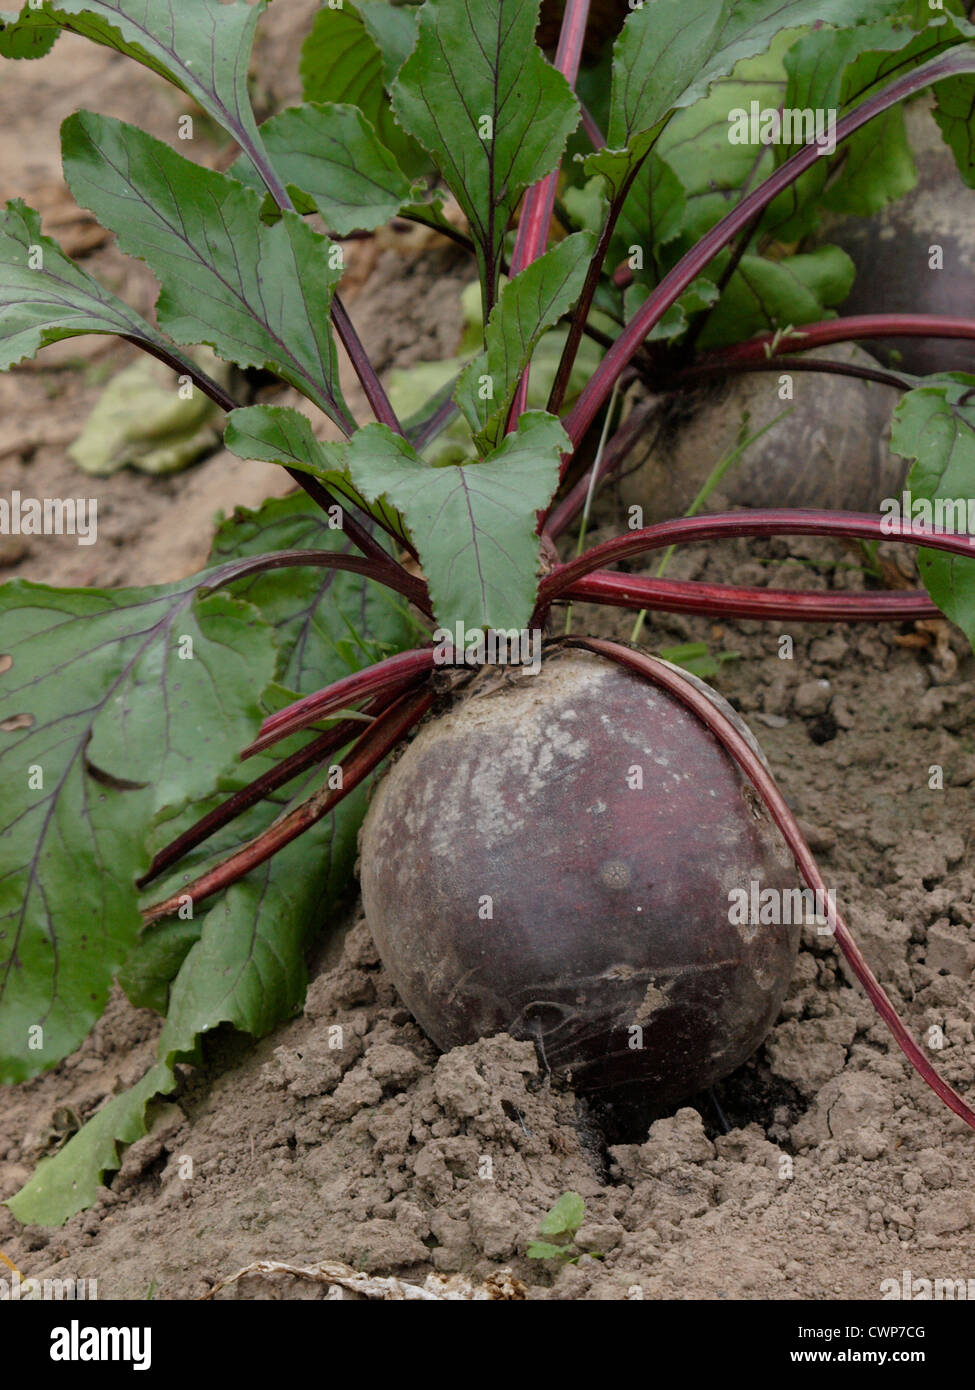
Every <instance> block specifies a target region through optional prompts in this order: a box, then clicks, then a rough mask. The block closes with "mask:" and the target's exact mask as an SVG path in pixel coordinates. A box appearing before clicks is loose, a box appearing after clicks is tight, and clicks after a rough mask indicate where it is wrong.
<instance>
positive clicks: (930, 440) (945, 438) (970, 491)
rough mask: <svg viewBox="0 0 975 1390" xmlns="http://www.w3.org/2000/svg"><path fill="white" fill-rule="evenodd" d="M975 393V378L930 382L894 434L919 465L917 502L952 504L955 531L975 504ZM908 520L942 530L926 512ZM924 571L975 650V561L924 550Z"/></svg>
mask: <svg viewBox="0 0 975 1390" xmlns="http://www.w3.org/2000/svg"><path fill="white" fill-rule="evenodd" d="M973 391H975V377H970V376H965V375H963V374H962V373H960V372H959V373H952V374H950V375H949V376H948V377H947V378H942V379H940V380H939V379H937V378H928V383H927V384H926V385H924V386H921V387H919V388H918V389H917V390H914V391H909V392H908V393H907V395H906V396H904V397H903V399H902V400H901V401H900V403H899V404H898V406H897V408H896V410H895V411H894V416H893V423H892V428H891V448H892V449H893V450H894V452H895V453H897V454H900V455H901V457H902V458H906V459H913V460H914V461H915V462H914V466H913V468H912V469H911V471H910V473H909V474H908V476H907V490H908V492H910V494H911V497H912V499H913V501H914V502H915V503H916V502H917V501H921V502H922V503H924V502H927V503H930V504H932V506H933V505H934V504H936V503H937V502H938V501H939V500H940V501H942V503H943V504H947V519H946V520H947V524H949V525H952V526H955V525H956V524H957V521H961V520H962V518H955V517H954V515H953V510H952V509H953V508H954V507H955V506H956V505H957V506H958V508H959V509H960V510H961V511H962V512H963V514H964V518H965V520H964V524H962V525H958V526H957V529H958V530H959V531H962V532H963V531H964V530H965V529H966V528H967V516H968V514H969V512H970V510H971V508H972V501H971V499H972V498H975V401H973V400H972V399H971V396H972V392H973ZM899 500H900V499H898V501H899ZM943 509H944V508H943ZM902 519H903V520H905V521H911V520H920V521H926V522H927V524H929V525H931V524H932V522H933V524H935V525H937V524H939V523H938V518H937V513H936V512H935V513H934V515H933V516H926V515H925V514H924V510H923V508H922V509H921V510H920V511H918V512H917V513H916V514H915V515H912V516H904V517H903V518H902ZM942 524H944V523H942ZM918 568H919V569H920V571H921V578H922V579H923V581H924V586H925V588H926V589H927V591H928V593H929V594H930V595H931V597H932V598H933V599H934V601H935V603H936V604H937V605H938V607H939V608H940V609H941V610H942V612H943V613H946V614H947V616H948V617H949V618H950V619H951V620H952V622H953V623H957V624H958V626H959V627H960V628H961V629H962V631H963V632H964V633H965V636H966V637H967V638H968V640H969V642H971V643H972V645H973V646H975V560H966V559H965V558H964V557H963V556H960V555H946V554H945V553H944V552H943V551H939V550H927V549H924V550H921V551H919V553H918Z"/></svg>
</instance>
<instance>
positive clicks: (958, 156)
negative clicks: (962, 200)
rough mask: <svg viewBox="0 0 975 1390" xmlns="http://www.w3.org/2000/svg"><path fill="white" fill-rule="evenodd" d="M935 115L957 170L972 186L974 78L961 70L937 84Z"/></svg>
mask: <svg viewBox="0 0 975 1390" xmlns="http://www.w3.org/2000/svg"><path fill="white" fill-rule="evenodd" d="M935 90H936V94H937V101H936V105H935V109H934V118H935V120H936V121H937V122H938V125H939V126H940V127H941V133H942V135H943V136H944V138H945V141H946V142H947V144H948V146H949V147H950V149H951V152H952V154H953V155H954V156H955V163H956V164H957V165H958V170H959V173H960V174H961V176H962V178H963V179H964V181H965V183H966V184H967V185H968V187H969V188H975V138H973V125H975V122H973V112H975V77H973V76H972V74H971V73H964V74H962V75H960V76H958V77H952V78H950V79H949V80H948V81H947V82H941V83H939V84H938V86H937V88H936V89H935Z"/></svg>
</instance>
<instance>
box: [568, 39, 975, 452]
mask: <svg viewBox="0 0 975 1390" xmlns="http://www.w3.org/2000/svg"><path fill="white" fill-rule="evenodd" d="M965 72H975V52H971V51H969V50H962V51H960V52H959V51H957V50H952V51H951V52H950V53H947V54H942V55H941V56H939V57H937V58H933V59H931V60H930V61H929V62H927V63H922V64H920V65H919V66H918V67H917V68H915V69H914V70H913V72H910V73H908V74H906V76H904V77H901V78H898V79H897V80H896V81H894V82H891V83H889V84H888V85H887V86H886V87H884V88H883V90H882V91H880V92H877V93H875V94H874V95H873V96H872V97H868V98H867V100H866V101H864V102H861V103H860V105H859V106H858V107H857V108H856V110H854V111H851V112H850V113H849V115H847V116H844V117H843V119H842V120H841V121H839V123H838V124H837V127H836V140H837V143H838V144H839V143H840V142H842V141H843V140H846V139H848V138H849V137H850V136H851V135H853V134H854V133H855V132H856V131H857V130H860V129H861V127H863V126H864V125H866V124H867V122H868V121H871V120H872V119H873V117H874V116H877V115H879V114H880V113H881V112H882V111H886V110H889V108H890V107H892V106H895V105H896V104H897V102H899V101H901V100H902V99H903V98H905V97H909V96H913V95H914V93H915V92H919V91H921V90H923V88H925V87H928V86H930V85H931V84H932V83H935V82H940V81H942V80H943V79H944V78H946V77H953V76H956V75H958V74H960V73H965ZM821 155H822V150H821V149H820V148H819V147H818V146H817V145H816V144H815V143H814V142H810V144H808V145H804V146H803V148H802V149H800V150H797V151H796V153H795V154H793V155H790V157H789V158H788V159H787V160H786V161H785V163H784V164H782V165H780V167H779V168H778V169H777V170H776V171H775V172H774V173H773V174H771V175H770V176H769V178H767V179H766V180H765V181H764V182H763V183H761V184H760V185H759V186H758V188H756V189H755V190H754V191H753V192H751V193H749V194H748V195H747V196H746V197H744V198H743V199H742V200H741V202H739V203H738V204H737V206H736V207H735V208H734V209H733V210H732V211H731V212H730V213H729V214H728V215H727V217H723V218H722V219H721V221H720V222H718V223H717V224H716V225H715V226H714V227H712V228H711V230H710V231H709V232H707V233H706V235H705V236H703V237H702V238H701V240H700V241H699V242H698V243H697V245H696V246H694V247H692V248H691V250H690V251H688V252H687V254H686V255H685V256H683V257H682V258H681V259H680V260H679V261H678V262H677V264H676V265H675V266H674V268H673V269H672V270H670V271H668V273H667V274H666V275H665V276H664V278H663V279H662V280H661V281H660V283H659V284H658V285H657V286H656V288H655V289H654V290H653V291H652V292H651V294H650V295H649V296H648V298H647V299H646V300H645V301H644V303H643V304H642V305H641V307H640V308H639V309H638V310H637V312H636V313H635V314H634V316H633V318H632V319H631V320H630V322H629V323H628V324H627V326H626V327H625V328H624V329H623V331H622V333H621V334H620V335H619V337H618V338H617V339H616V341H615V343H614V344H613V346H612V347H611V348H610V350H609V352H607V354H606V356H605V357H604V358H603V360H602V361H601V362H600V364H599V366H598V367H597V369H596V371H595V372H594V373H593V376H592V377H591V379H590V381H589V384H588V385H587V386H586V388H585V390H584V391H583V393H582V395H581V396H580V397H579V399H578V401H577V402H576V404H575V405H574V406H573V408H572V410H571V411H569V413H568V415H567V416H566V418H565V421H564V424H565V428H566V432H567V434H568V435H569V438H570V439H571V440H572V444H573V447H577V446H578V445H579V443H580V441H581V440H582V438H583V436H584V435H585V433H586V430H587V429H588V428H589V426H590V425H591V423H592V421H593V419H594V418H595V416H596V413H597V411H598V410H599V409H600V407H601V406H602V405H603V403H604V402H605V401H606V399H607V398H608V396H609V394H610V392H611V391H612V389H613V385H614V383H615V381H616V378H617V377H618V376H619V374H620V372H621V371H622V370H623V368H624V367H625V366H626V364H627V363H628V362H629V361H630V359H631V358H632V357H633V356H634V355H635V353H636V352H637V350H638V349H639V347H640V345H641V343H642V342H643V341H644V339H645V338H646V336H647V334H648V333H650V332H651V331H652V329H653V327H654V325H655V324H657V323H658V322H659V321H660V319H661V318H662V317H663V315H664V314H665V313H666V312H667V310H668V309H669V308H670V306H671V305H672V304H674V303H676V301H677V300H678V299H679V298H680V296H681V295H682V294H683V292H684V291H685V290H686V289H687V287H688V286H689V285H690V284H692V283H693V281H694V280H695V279H696V278H697V276H698V275H699V274H700V273H701V272H702V271H703V270H704V268H705V267H706V266H707V265H708V264H709V263H710V261H712V260H713V259H714V257H715V256H716V255H717V254H718V252H719V251H722V250H723V249H724V248H725V247H726V246H727V245H728V243H729V242H731V241H733V240H734V238H735V236H736V235H737V234H738V232H739V231H741V229H742V228H743V227H745V226H747V224H748V222H749V221H750V220H751V219H752V218H753V217H754V216H755V215H756V213H759V212H761V211H762V210H763V209H764V208H766V207H768V205H769V203H771V202H772V201H773V200H774V199H775V198H776V197H777V196H778V194H779V193H781V192H782V190H783V189H784V188H788V186H789V185H790V184H791V183H793V182H794V181H795V180H796V179H797V178H798V177H799V176H800V174H803V173H805V171H806V170H807V169H809V168H811V167H812V165H813V164H815V162H816V160H817V159H819V158H820V157H821ZM570 457H571V456H567V457H566V459H565V460H563V465H562V467H563V476H564V474H565V470H566V469H567V468H568V464H569V460H570Z"/></svg>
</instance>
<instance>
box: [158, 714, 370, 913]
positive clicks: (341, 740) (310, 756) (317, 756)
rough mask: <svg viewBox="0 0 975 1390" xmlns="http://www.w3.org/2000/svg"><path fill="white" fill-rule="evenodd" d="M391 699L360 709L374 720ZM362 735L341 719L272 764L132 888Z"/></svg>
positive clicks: (167, 850)
mask: <svg viewBox="0 0 975 1390" xmlns="http://www.w3.org/2000/svg"><path fill="white" fill-rule="evenodd" d="M390 704H392V700H390V699H385V698H382V697H381V698H380V699H378V700H373V701H372V702H371V704H369V705H367V706H366V708H365V709H364V710H363V713H364V714H368V715H369V716H370V717H372V718H375V717H376V716H377V715H379V714H382V712H383V710H384V709H386V708H387V706H388V705H390ZM361 732H362V723H361V722H360V721H359V720H358V719H343V721H342V723H341V724H336V725H335V727H334V729H329V730H328V732H327V733H324V734H319V736H318V737H317V738H314V739H312V740H311V742H310V743H308V744H306V745H305V747H304V748H299V749H298V751H297V752H296V753H292V754H291V755H290V757H287V758H282V759H281V761H280V762H278V763H275V765H274V767H272V768H269V769H268V771H267V772H264V773H262V774H261V776H260V777H256V778H255V779H254V781H253V782H249V783H248V785H247V786H246V787H242V788H241V789H240V791H239V792H234V794H233V796H229V797H228V798H227V800H226V801H224V802H222V803H221V805H219V806H216V807H214V809H213V810H212V811H209V812H208V813H207V814H206V815H205V816H201V817H200V819H199V820H198V821H196V822H195V824H193V825H191V826H190V827H189V829H188V830H184V831H183V833H182V835H178V836H177V837H176V839H175V840H171V841H170V843H169V844H168V845H166V846H165V847H164V848H163V849H161V850H160V851H159V853H158V854H157V855H156V857H155V858H154V859H153V861H152V863H151V864H150V866H149V869H148V870H147V872H146V873H144V874H143V875H142V877H141V878H140V879H137V880H136V887H138V888H145V887H146V885H147V884H149V883H152V881H153V879H157V878H158V877H159V875H160V874H161V873H164V872H165V870H166V869H168V868H170V867H171V865H173V864H176V863H178V862H179V860H180V859H182V858H183V857H184V856H185V855H187V854H189V852H190V850H191V849H196V847H197V845H201V844H202V843H203V842H204V840H208V839H209V838H210V836H211V835H214V834H216V832H217V831H218V830H221V829H222V828H223V827H224V826H225V825H229V824H230V822H231V821H232V820H236V818H237V817H238V816H240V815H243V813H244V812H245V811H249V810H250V808H251V807H252V806H256V805H257V803H258V802H259V801H263V800H264V798H265V797H266V796H270V794H271V792H274V791H277V789H278V788H279V787H283V786H284V785H285V784H286V783H287V782H290V781H292V780H293V779H294V778H295V777H298V776H299V775H300V774H301V773H302V772H307V770H308V769H309V768H311V767H315V766H316V764H318V763H321V762H324V761H325V759H326V758H327V757H328V755H329V754H330V753H333V752H334V751H335V749H336V748H342V747H344V745H345V744H347V743H351V741H352V740H353V739H354V738H355V737H356V736H357V735H358V734H360V733H361Z"/></svg>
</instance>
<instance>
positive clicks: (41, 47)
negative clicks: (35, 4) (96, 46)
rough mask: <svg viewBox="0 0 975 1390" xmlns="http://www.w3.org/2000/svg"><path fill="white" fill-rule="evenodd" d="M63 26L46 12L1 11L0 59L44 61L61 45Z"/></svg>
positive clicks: (25, 8)
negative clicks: (60, 38) (45, 56)
mask: <svg viewBox="0 0 975 1390" xmlns="http://www.w3.org/2000/svg"><path fill="white" fill-rule="evenodd" d="M60 32H61V29H60V27H59V26H58V25H57V24H55V23H54V22H53V20H52V19H51V17H50V15H47V14H45V13H44V11H43V10H32V9H29V8H28V5H27V0H25V3H24V5H23V8H22V9H21V11H20V12H19V13H18V12H17V11H16V10H14V11H13V13H11V12H10V11H9V10H0V58H43V57H44V55H45V54H46V53H50V51H51V49H52V48H53V47H54V45H55V43H56V42H57V38H58V35H59V34H60Z"/></svg>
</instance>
